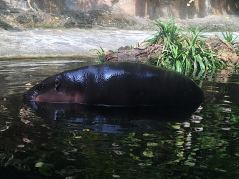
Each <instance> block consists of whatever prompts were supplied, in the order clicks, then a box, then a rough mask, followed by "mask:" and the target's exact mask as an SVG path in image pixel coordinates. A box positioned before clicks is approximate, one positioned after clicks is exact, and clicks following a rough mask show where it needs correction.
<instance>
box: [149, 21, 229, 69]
mask: <svg viewBox="0 0 239 179" xmlns="http://www.w3.org/2000/svg"><path fill="white" fill-rule="evenodd" d="M156 27H157V33H156V34H155V35H154V36H153V37H152V38H150V39H148V40H147V43H148V45H150V46H151V45H155V44H163V50H162V53H161V54H160V55H159V56H158V58H156V59H152V60H151V61H152V63H153V64H155V65H156V66H160V67H164V68H168V69H172V70H175V71H178V72H183V73H192V74H196V73H198V72H201V73H205V72H208V71H215V70H216V69H221V68H223V67H224V66H225V64H224V62H222V61H220V60H218V59H217V56H216V54H215V53H214V52H213V51H212V50H210V49H209V48H207V46H206V43H205V40H204V39H203V38H202V37H201V36H200V30H198V29H195V28H194V29H190V30H189V32H183V31H182V30H181V29H180V28H179V27H178V26H177V25H176V24H175V22H174V21H173V20H170V21H168V22H162V21H156Z"/></svg>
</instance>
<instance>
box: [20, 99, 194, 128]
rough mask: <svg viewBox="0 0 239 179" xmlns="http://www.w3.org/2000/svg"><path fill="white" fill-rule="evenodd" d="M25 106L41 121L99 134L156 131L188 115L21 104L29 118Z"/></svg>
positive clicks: (106, 108)
mask: <svg viewBox="0 0 239 179" xmlns="http://www.w3.org/2000/svg"><path fill="white" fill-rule="evenodd" d="M29 107H30V108H31V109H32V110H33V111H34V112H35V113H36V114H37V115H38V116H40V117H41V118H43V119H45V120H49V121H64V122H65V123H67V124H68V126H69V125H72V126H76V128H78V129H82V128H89V129H91V130H92V131H95V132H103V133H120V132H123V131H131V132H132V131H140V132H144V131H157V130H160V128H162V127H163V125H165V123H166V122H169V121H187V120H189V118H190V116H191V113H187V112H184V111H174V112H173V111H172V110H170V111H167V110H164V111H162V110H160V109H158V108H110V107H96V106H84V105H79V104H63V103H59V104H57V103H37V102H28V103H27V104H26V105H24V106H23V107H22V108H21V111H22V116H28V115H29V111H30V110H29ZM23 111H25V112H23ZM22 118H24V117H22ZM67 124H66V125H67Z"/></svg>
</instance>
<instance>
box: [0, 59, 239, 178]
mask: <svg viewBox="0 0 239 179" xmlns="http://www.w3.org/2000/svg"><path fill="white" fill-rule="evenodd" d="M86 64H87V63H86V62H83V61H80V60H65V61H64V60H61V61H55V60H51V61H45V60H36V61H0V178H3V177H5V178H48V177H49V178H67V177H68V179H69V178H87V179H91V178H92V179H95V178H102V179H103V178H104V179H106V178H123V179H125V178H137V179H138V178H142V179H146V178H147V179H148V178H239V107H238V105H239V93H238V91H239V75H237V74H233V75H230V76H229V77H224V79H221V78H219V80H218V79H217V80H210V81H208V80H207V81H204V82H202V86H203V90H204V92H205V96H206V100H205V103H204V104H203V105H202V108H201V109H200V110H198V111H197V112H196V113H195V114H193V115H192V116H190V117H181V116H180V117H179V116H178V117H177V114H176V115H174V117H172V118H170V119H167V118H166V119H165V118H163V117H160V116H157V115H154V114H145V113H143V114H142V113H141V112H140V111H134V112H133V113H129V112H125V111H124V112H122V111H118V112H117V111H116V112H115V111H114V112H112V111H110V110H109V111H107V110H104V111H103V112H102V111H99V110H93V111H92V110H90V111H89V110H88V111H86V110H82V111H80V112H79V111H77V110H78V108H77V110H69V109H65V108H63V107H62V106H43V107H42V110H41V111H45V112H41V113H35V112H33V111H32V110H31V109H30V108H28V107H26V106H25V105H23V103H22V94H23V92H25V91H26V90H27V89H28V88H29V87H30V86H31V85H34V84H35V83H36V82H38V81H41V80H42V79H44V78H45V77H47V76H49V75H52V74H55V73H57V72H61V71H64V70H67V69H73V68H78V67H80V66H83V65H86ZM219 81H221V82H219ZM64 110H65V111H67V110H68V112H67V113H64Z"/></svg>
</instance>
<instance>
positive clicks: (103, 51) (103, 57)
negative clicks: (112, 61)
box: [95, 47, 105, 63]
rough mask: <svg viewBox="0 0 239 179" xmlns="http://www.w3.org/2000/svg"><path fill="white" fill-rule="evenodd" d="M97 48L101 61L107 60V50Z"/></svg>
mask: <svg viewBox="0 0 239 179" xmlns="http://www.w3.org/2000/svg"><path fill="white" fill-rule="evenodd" d="M95 50H96V54H97V57H98V59H99V61H100V63H104V62H105V50H104V49H103V48H102V47H100V49H95Z"/></svg>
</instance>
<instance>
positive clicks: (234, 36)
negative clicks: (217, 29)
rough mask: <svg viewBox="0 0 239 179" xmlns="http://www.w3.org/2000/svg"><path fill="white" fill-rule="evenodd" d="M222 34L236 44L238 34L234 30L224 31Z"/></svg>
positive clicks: (230, 42) (228, 40) (225, 38)
mask: <svg viewBox="0 0 239 179" xmlns="http://www.w3.org/2000/svg"><path fill="white" fill-rule="evenodd" d="M222 36H223V38H224V40H225V41H226V42H228V43H229V44H231V45H234V44H235V42H236V39H237V38H238V36H237V35H234V34H233V32H231V31H227V32H222Z"/></svg>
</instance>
